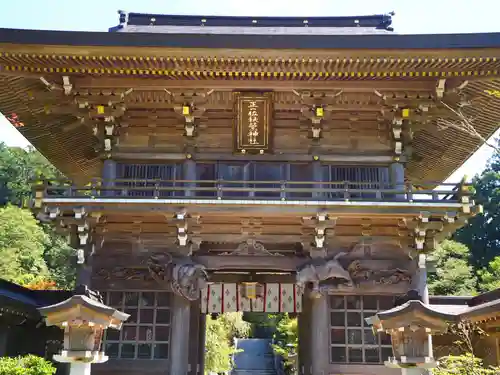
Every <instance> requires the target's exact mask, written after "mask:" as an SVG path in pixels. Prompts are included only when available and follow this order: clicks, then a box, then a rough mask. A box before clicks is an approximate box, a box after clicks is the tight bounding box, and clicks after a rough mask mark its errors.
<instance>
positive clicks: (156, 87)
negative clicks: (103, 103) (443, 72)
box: [72, 77, 435, 92]
mask: <svg viewBox="0 0 500 375" xmlns="http://www.w3.org/2000/svg"><path fill="white" fill-rule="evenodd" d="M72 82H73V87H74V88H73V89H74V90H75V91H78V90H79V89H83V88H93V89H100V88H124V89H129V88H133V89H134V90H145V91H163V90H165V89H200V88H204V89H216V90H220V91H233V90H249V89H252V90H264V89H272V90H275V91H294V90H322V91H328V90H343V91H344V92H373V91H374V90H378V91H395V90H396V91H397V90H401V91H431V90H434V88H435V83H434V81H410V82H404V81H387V80H380V81H347V80H346V81H335V80H325V81H302V80H289V81H278V80H259V79H252V80H214V79H212V80H209V79H206V80H198V79H193V80H189V79H186V80H183V79H175V80H174V79H148V78H115V77H98V78H97V77H82V78H80V77H78V78H77V77H75V78H73V81H72Z"/></svg>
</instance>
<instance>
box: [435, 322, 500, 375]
mask: <svg viewBox="0 0 500 375" xmlns="http://www.w3.org/2000/svg"><path fill="white" fill-rule="evenodd" d="M448 333H449V334H450V335H451V336H452V337H455V338H456V340H455V341H454V343H453V345H454V346H456V347H457V348H459V350H460V352H462V353H463V354H462V355H458V356H454V355H450V356H445V357H442V358H440V359H439V365H438V367H437V368H435V369H433V370H432V374H433V375H499V374H500V367H493V366H490V367H486V366H485V365H484V363H483V361H482V360H481V359H479V358H477V357H476V348H477V347H479V346H480V345H481V344H482V341H481V340H480V339H481V338H483V337H484V336H486V333H485V332H484V331H483V329H482V328H481V327H480V326H479V325H478V324H474V323H470V322H459V323H456V324H452V325H450V327H448ZM492 349H493V350H495V349H494V348H492Z"/></svg>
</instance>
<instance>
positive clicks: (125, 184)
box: [36, 179, 472, 202]
mask: <svg viewBox="0 0 500 375" xmlns="http://www.w3.org/2000/svg"><path fill="white" fill-rule="evenodd" d="M435 186H439V187H438V188H435ZM36 191H37V196H38V197H41V196H43V197H50V198H68V199H70V198H86V197H88V198H89V199H93V198H101V199H110V198H127V199H147V198H153V199H228V200H242V199H254V200H303V201H311V200H313V201H315V200H316V201H405V202H437V201H448V202H463V199H462V197H464V196H470V195H472V188H471V184H469V183H464V182H461V183H459V184H450V183H438V182H430V183H421V184H419V185H418V186H416V185H413V184H408V183H407V184H402V185H400V186H398V187H394V186H391V185H389V184H387V183H376V182H352V181H329V182H318V181H226V180H200V181H194V180H125V179H115V180H102V179H98V180H93V181H92V182H91V183H89V184H88V185H85V186H78V185H74V184H72V183H71V182H68V181H46V182H43V183H41V184H38V185H37V186H36Z"/></svg>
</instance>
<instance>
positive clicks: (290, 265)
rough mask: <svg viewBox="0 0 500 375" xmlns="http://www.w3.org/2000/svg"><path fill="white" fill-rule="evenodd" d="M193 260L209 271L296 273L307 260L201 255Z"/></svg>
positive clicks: (277, 257) (281, 257) (282, 257)
mask: <svg viewBox="0 0 500 375" xmlns="http://www.w3.org/2000/svg"><path fill="white" fill-rule="evenodd" d="M193 260H194V261H195V262H197V263H200V264H202V265H204V266H205V267H206V268H207V269H208V270H219V271H220V270H258V271H260V272H263V271H286V272H295V270H296V269H297V267H299V266H300V265H301V264H303V263H304V262H306V261H307V258H299V257H287V256H248V255H200V256H194V257H193Z"/></svg>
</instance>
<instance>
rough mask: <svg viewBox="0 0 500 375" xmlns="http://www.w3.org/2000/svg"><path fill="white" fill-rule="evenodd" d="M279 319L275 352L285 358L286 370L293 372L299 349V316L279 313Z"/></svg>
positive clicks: (274, 346) (275, 336) (275, 337)
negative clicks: (291, 316)
mask: <svg viewBox="0 0 500 375" xmlns="http://www.w3.org/2000/svg"><path fill="white" fill-rule="evenodd" d="M278 317H279V320H278V323H277V325H276V333H275V334H274V341H275V344H274V345H273V349H274V352H275V353H276V354H278V355H280V356H281V357H282V358H283V360H284V365H285V372H286V373H293V367H294V366H295V365H296V360H297V357H296V355H297V353H298V351H299V326H298V320H297V318H290V316H289V315H288V314H281V315H278Z"/></svg>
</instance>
